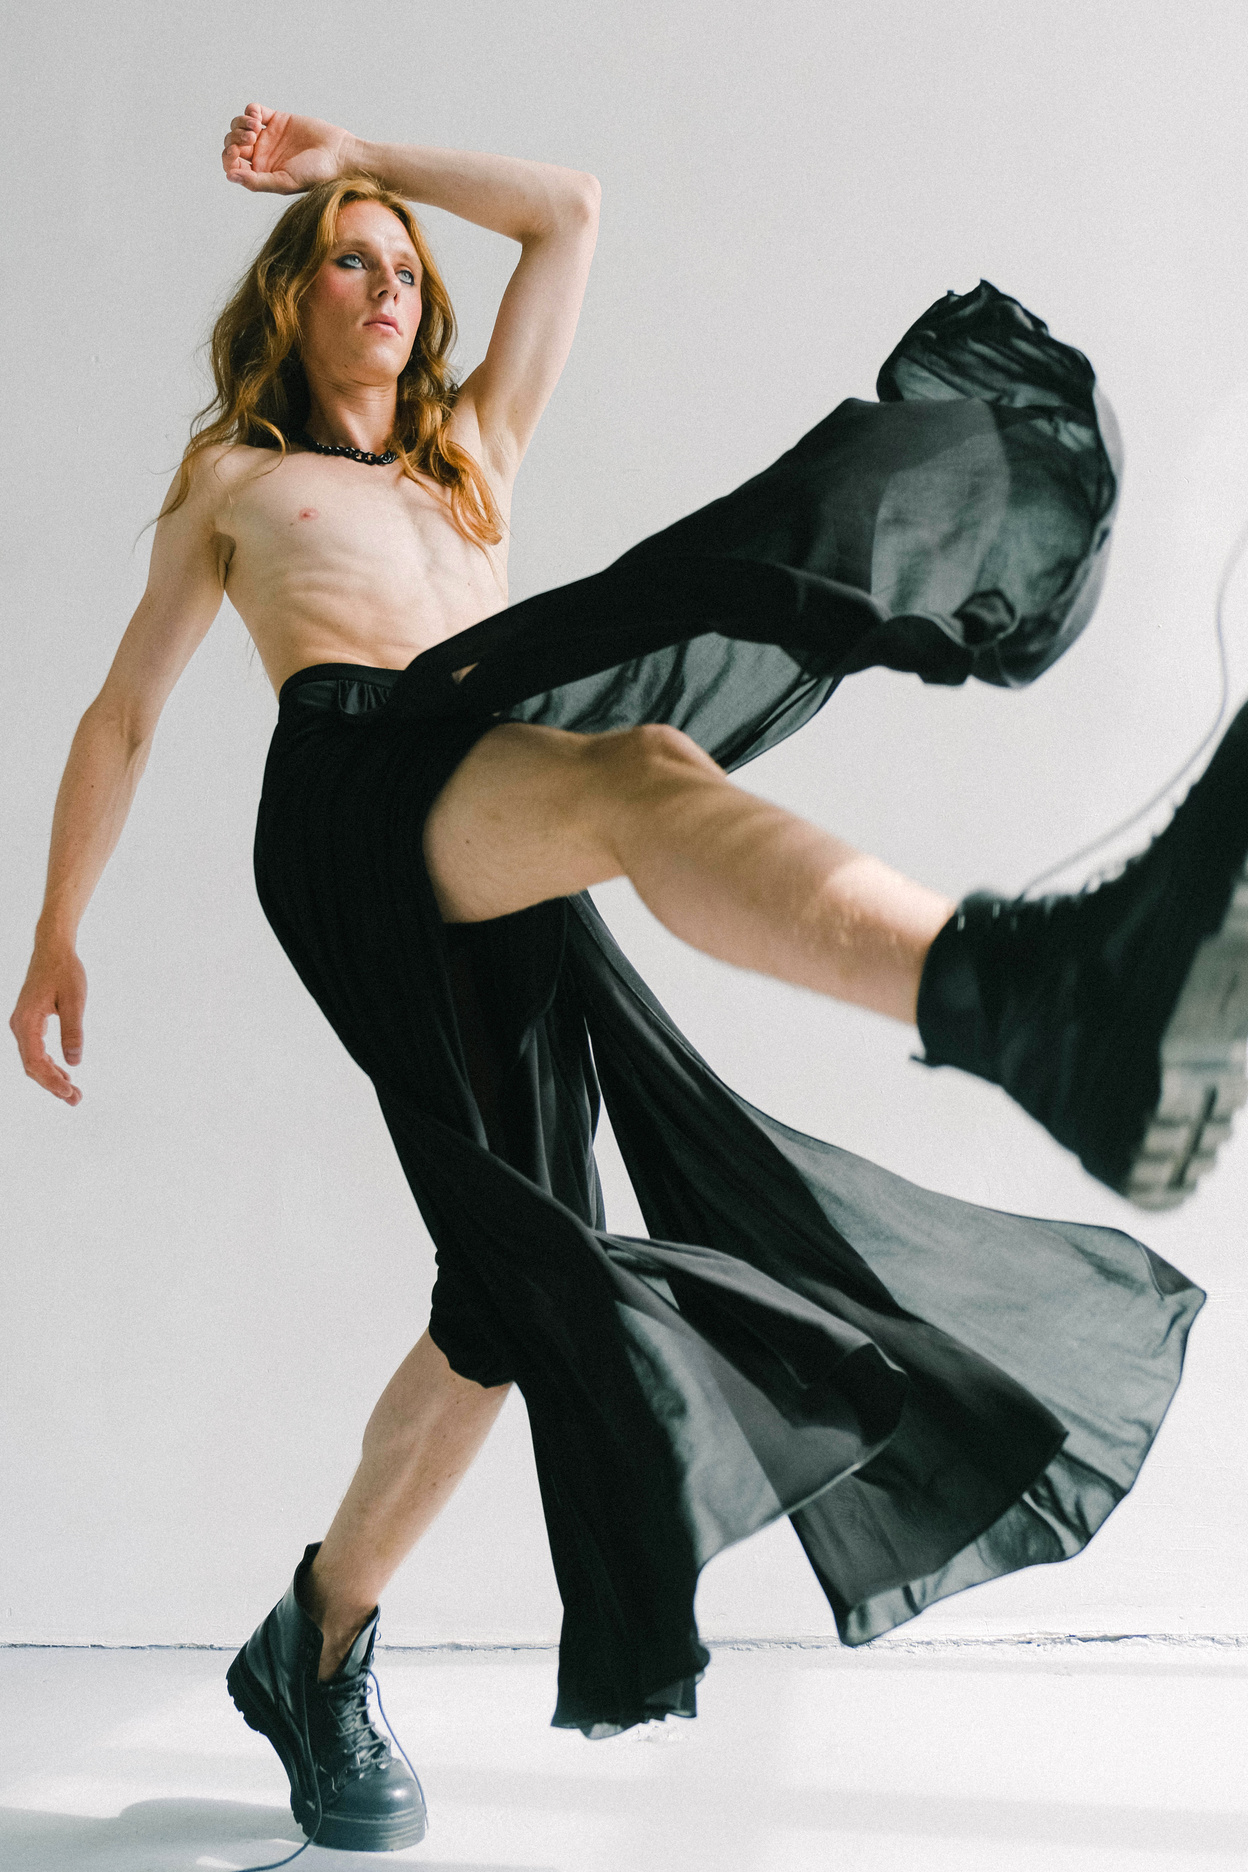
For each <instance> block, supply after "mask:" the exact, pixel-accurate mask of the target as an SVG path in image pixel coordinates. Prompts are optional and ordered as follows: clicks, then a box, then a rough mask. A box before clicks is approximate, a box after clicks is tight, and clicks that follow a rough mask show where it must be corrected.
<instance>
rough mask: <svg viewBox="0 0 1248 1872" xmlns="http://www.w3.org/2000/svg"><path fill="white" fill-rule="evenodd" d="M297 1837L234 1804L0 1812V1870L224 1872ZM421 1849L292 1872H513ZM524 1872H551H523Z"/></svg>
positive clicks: (308, 1857) (273, 1812)
mask: <svg viewBox="0 0 1248 1872" xmlns="http://www.w3.org/2000/svg"><path fill="white" fill-rule="evenodd" d="M302 1844H303V1835H302V1833H301V1832H300V1831H299V1829H298V1827H297V1826H296V1825H295V1823H294V1821H293V1820H292V1819H291V1817H290V1811H289V1809H288V1808H283V1807H259V1806H251V1805H244V1804H243V1803H242V1802H240V1801H213V1800H150V1801H136V1802H135V1803H134V1805H133V1806H132V1807H127V1808H125V1810H124V1811H123V1812H122V1813H119V1814H117V1815H115V1816H114V1817H111V1818H109V1819H103V1820H101V1819H93V1818H90V1817H88V1816H87V1815H85V1814H55V1813H38V1812H35V1811H33V1810H31V1809H24V1808H14V1807H0V1866H3V1867H4V1869H5V1872H69V1869H70V1868H72V1872H207V1869H208V1868H212V1872H230V1869H231V1868H236V1867H242V1866H253V1865H267V1864H270V1863H271V1862H272V1861H273V1860H275V1859H284V1858H285V1856H286V1854H287V1853H289V1852H293V1851H294V1849H295V1847H296V1846H301V1845H302ZM427 1851H428V1848H427V1847H426V1846H423V1845H422V1846H412V1847H409V1848H407V1849H406V1850H405V1851H403V1852H398V1853H387V1854H386V1855H385V1856H384V1860H379V1855H378V1854H377V1853H353V1852H330V1851H328V1850H327V1849H326V1848H324V1847H320V1846H309V1848H308V1850H307V1851H306V1852H305V1853H304V1854H303V1855H302V1857H301V1858H299V1859H296V1860H295V1861H294V1865H293V1867H292V1872H303V1868H305V1867H306V1868H307V1872H313V1868H314V1867H315V1868H319V1872H328V1869H329V1868H330V1867H331V1866H332V1867H333V1868H334V1872H365V1869H366V1868H367V1872H377V1868H378V1865H379V1863H383V1864H385V1865H400V1866H401V1865H416V1864H419V1866H420V1868H421V1872H520V1868H519V1867H518V1866H516V1865H496V1864H491V1865H481V1864H477V1865H469V1864H467V1863H466V1862H465V1861H463V1860H456V1861H455V1863H454V1865H450V1864H448V1863H447V1862H446V1861H444V1860H442V1861H439V1860H433V1859H429V1858H427V1857H426V1854H427ZM524 1872H554V1868H553V1867H549V1866H536V1867H534V1866H526V1867H525V1868H524Z"/></svg>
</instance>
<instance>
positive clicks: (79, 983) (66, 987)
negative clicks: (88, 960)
mask: <svg viewBox="0 0 1248 1872" xmlns="http://www.w3.org/2000/svg"><path fill="white" fill-rule="evenodd" d="M86 1004H87V974H86V970H85V969H84V968H83V966H82V963H81V962H80V961H79V960H78V957H77V955H76V954H75V952H74V950H73V949H72V948H64V949H58V950H55V951H48V950H43V949H39V948H36V950H35V953H34V955H33V956H32V957H31V959H30V967H29V969H28V970H27V972H26V980H25V982H24V983H23V985H22V992H21V994H20V995H19V996H18V998H17V1006H16V1007H15V1008H14V1010H13V1016H12V1019H11V1020H10V1021H9V1026H10V1027H11V1028H12V1030H13V1036H14V1038H15V1040H16V1041H17V1045H18V1050H19V1052H20V1053H21V1056H22V1065H23V1066H24V1067H25V1068H26V1071H27V1073H28V1074H29V1076H30V1078H32V1079H33V1080H35V1082H36V1084H38V1085H41V1086H43V1087H44V1089H45V1090H46V1091H48V1092H51V1093H52V1095H53V1097H54V1098H59V1099H64V1101H65V1103H66V1104H67V1105H77V1104H79V1103H80V1102H81V1099H82V1093H81V1092H80V1091H79V1089H78V1087H77V1086H76V1085H75V1084H74V1082H73V1080H72V1079H71V1078H70V1076H69V1074H68V1073H67V1072H65V1071H64V1070H63V1069H62V1068H61V1067H60V1066H58V1065H57V1063H56V1061H55V1060H54V1059H53V1058H52V1057H51V1055H50V1054H49V1052H48V1049H47V1047H46V1046H45V1045H44V1041H43V1035H44V1029H45V1028H46V1027H47V1024H48V1020H49V1017H50V1016H51V1015H53V1014H55V1015H56V1016H57V1018H58V1019H59V1021H60V1023H61V1052H62V1053H63V1054H64V1055H65V1064H66V1065H67V1066H76V1065H77V1064H78V1062H79V1060H80V1059H81V1058H82V1015H83V1010H84V1008H85V1007H86Z"/></svg>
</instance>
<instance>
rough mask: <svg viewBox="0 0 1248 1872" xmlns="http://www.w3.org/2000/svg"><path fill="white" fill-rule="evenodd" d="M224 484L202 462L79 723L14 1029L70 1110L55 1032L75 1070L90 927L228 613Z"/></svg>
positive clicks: (166, 524) (32, 1069)
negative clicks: (167, 713)
mask: <svg viewBox="0 0 1248 1872" xmlns="http://www.w3.org/2000/svg"><path fill="white" fill-rule="evenodd" d="M212 474H213V467H212V464H211V463H210V462H209V461H208V460H207V459H206V458H205V457H204V456H201V457H200V460H199V463H198V464H197V469H196V473H195V475H194V477H193V480H192V486H191V492H190V496H189V498H188V499H187V500H186V502H185V503H184V504H183V505H182V506H181V507H180V508H178V510H177V512H176V513H173V514H170V515H167V516H166V517H165V518H163V519H161V520H160V521H158V523H157V527H156V538H155V541H154V542H153V545H152V562H151V569H150V572H149V575H148V581H147V589H146V591H145V592H144V594H143V597H142V599H141V600H140V603H139V607H138V609H137V611H136V612H135V614H134V616H133V618H132V619H131V620H130V624H129V626H128V628H127V630H126V633H125V635H124V637H123V638H122V640H121V643H120V644H119V646H118V649H117V654H116V656H115V657H114V658H113V664H112V668H111V669H110V670H109V672H108V676H107V677H106V679H105V682H104V686H103V688H102V689H101V690H100V693H99V695H98V696H97V697H96V698H95V701H94V702H92V704H91V706H90V707H89V708H88V709H87V711H86V713H85V714H84V716H83V717H82V720H81V721H80V722H79V724H78V730H77V733H76V734H75V735H74V739H73V744H72V746H71V747H70V751H69V759H68V761H67V762H66V764H65V772H64V775H63V777H62V779H61V785H60V790H59V792H58V794H57V799H56V808H55V811H54V813H53V816H52V846H51V852H50V854H49V858H48V881H47V890H46V892H45V895H44V903H43V910H42V912H41V914H40V917H39V921H38V924H37V926H36V929H35V947H34V954H33V955H32V956H31V961H30V967H29V969H28V970H27V974H26V981H25V983H24V985H23V988H22V992H21V994H20V995H19V997H18V1002H17V1006H16V1008H15V1009H14V1010H13V1015H12V1018H11V1019H10V1021H9V1026H10V1027H11V1028H12V1030H13V1034H14V1037H15V1038H16V1040H17V1044H18V1049H19V1051H20V1052H21V1056H22V1064H23V1066H24V1067H25V1069H26V1071H27V1073H28V1074H29V1075H30V1077H31V1078H32V1079H34V1080H36V1081H37V1082H38V1084H39V1085H41V1086H43V1087H44V1088H45V1089H46V1090H47V1091H49V1092H51V1093H53V1094H54V1096H55V1097H57V1098H59V1099H64V1101H65V1103H66V1104H67V1105H77V1104H78V1102H79V1100H80V1099H81V1097H82V1093H81V1092H80V1091H79V1089H78V1087H77V1086H75V1085H74V1083H73V1081H72V1080H71V1079H70V1076H69V1074H68V1073H67V1072H65V1071H64V1070H63V1069H62V1068H61V1067H60V1066H58V1065H57V1063H56V1061H55V1060H54V1059H52V1057H51V1056H50V1054H49V1053H48V1051H47V1047H46V1046H45V1044H44V1032H45V1030H46V1028H47V1024H48V1020H49V1018H50V1017H51V1016H52V1015H53V1014H55V1015H56V1016H57V1017H58V1019H59V1022H60V1030H61V1052H62V1053H63V1055H64V1057H65V1063H66V1065H67V1066H76V1065H77V1064H78V1062H79V1061H80V1060H81V1058H82V1045H83V1009H84V1007H85V1004H86V995H87V980H86V974H85V972H84V970H83V967H82V964H81V962H80V961H79V960H78V955H77V949H76V943H77V934H78V925H79V922H80V921H81V919H82V914H83V912H84V910H85V909H86V907H87V904H88V902H89V900H90V897H91V893H92V891H93V890H94V889H95V886H96V884H97V883H98V882H99V879H100V874H101V872H102V871H103V869H104V866H105V865H106V864H107V862H108V859H109V857H110V855H111V853H112V851H113V847H114V846H115V845H116V843H117V840H118V839H119V838H120V836H121V829H122V827H123V826H124V824H125V822H126V815H127V813H128V812H129V810H130V803H131V801H132V800H133V798H134V791H135V788H136V787H137V786H138V783H139V779H140V777H141V775H142V773H143V769H144V767H145V766H146V765H147V757H148V754H149V752H150V751H151V745H152V736H153V734H154V733H155V730H156V722H157V719H158V718H159V715H160V712H161V709H162V708H163V707H164V705H165V702H166V700H167V698H168V695H169V692H170V690H171V689H172V688H173V685H174V684H175V682H176V681H177V680H178V677H179V676H180V675H181V673H182V671H183V669H184V668H185V667H186V664H187V662H188V661H189V659H190V657H191V654H192V652H193V651H194V650H195V648H196V646H197V645H198V644H199V642H200V641H201V639H202V638H203V637H204V635H205V633H206V632H207V630H208V627H209V625H210V624H211V623H212V620H213V619H214V617H215V616H216V614H217V612H218V610H219V609H220V606H221V594H222V590H223V583H224V579H223V566H222V560H221V553H220V542H219V541H218V540H217V538H216V535H215V533H214V531H213V527H212V522H211V509H212V504H213V503H212V495H213V493H214V491H215V490H214V489H213V488H212V486H211V482H212Z"/></svg>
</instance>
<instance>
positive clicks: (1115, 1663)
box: [0, 1640, 1248, 1872]
mask: <svg viewBox="0 0 1248 1872" xmlns="http://www.w3.org/2000/svg"><path fill="white" fill-rule="evenodd" d="M227 1662H228V1657H227V1655H226V1654H223V1653H221V1652H211V1651H107V1650H68V1649H67V1650H42V1649H13V1650H5V1651H0V1737H2V1738H3V1749H2V1753H0V1867H3V1868H4V1872H79V1869H80V1868H81V1869H82V1872H106V1869H107V1872H189V1868H200V1867H203V1868H216V1869H220V1872H227V1869H228V1868H238V1867H243V1866H250V1865H254V1864H256V1863H257V1862H266V1861H267V1862H271V1861H273V1860H275V1859H280V1858H281V1857H282V1856H283V1852H284V1851H290V1850H291V1849H292V1847H293V1846H294V1845H297V1844H298V1843H299V1842H300V1841H301V1839H302V1835H301V1834H300V1833H299V1832H298V1830H297V1829H296V1828H295V1826H294V1824H293V1822H292V1820H291V1817H290V1812H289V1809H288V1808H287V1806H286V1783H285V1778H284V1776H283V1774H282V1771H281V1768H280V1766H279V1764H278V1761H277V1758H276V1756H274V1755H273V1754H272V1752H271V1751H270V1750H269V1748H268V1745H267V1744H266V1743H265V1742H264V1741H263V1740H262V1739H261V1738H260V1737H258V1736H255V1735H253V1734H252V1733H251V1731H250V1730H248V1729H247V1728H246V1727H245V1726H244V1724H243V1723H242V1721H241V1719H240V1718H239V1717H238V1716H237V1715H236V1714H235V1712H234V1710H233V1708H232V1706H231V1704H230V1702H229V1700H228V1698H227V1695H226V1692H225V1687H224V1681H223V1673H224V1669H225V1665H226V1663H227ZM379 1666H380V1671H379V1674H380V1679H381V1684H382V1693H383V1696H384V1697H385V1702H386V1712H387V1714H388V1716H389V1718H390V1720H391V1722H392V1723H393V1725H394V1728H395V1730H396V1732H397V1733H398V1735H399V1737H400V1739H401V1740H402V1742H403V1744H404V1746H405V1747H406V1749H407V1752H408V1754H409V1755H411V1757H412V1758H413V1760H414V1761H415V1763H416V1765H417V1768H418V1769H419V1771H420V1773H421V1777H422V1780H423V1781H424V1785H425V1790H426V1794H427V1796H428V1800H429V1806H430V1812H431V1822H432V1823H431V1830H430V1834H429V1837H428V1839H427V1840H426V1841H425V1842H424V1844H423V1845H421V1846H419V1847H414V1848H412V1849H410V1850H409V1851H407V1852H405V1853H400V1854H395V1855H390V1856H388V1858H387V1859H381V1858H378V1857H375V1856H368V1855H363V1854H360V1855H357V1854H345V1853H334V1852H328V1851H326V1850H324V1849H322V1848H317V1847H311V1848H309V1850H308V1851H307V1852H306V1853H304V1854H303V1856H302V1858H301V1859H299V1860H298V1861H297V1862H296V1863H297V1864H298V1866H299V1867H300V1868H303V1869H304V1872H313V1868H315V1867H325V1868H329V1867H333V1868H336V1869H337V1872H348V1868H350V1867H351V1866H357V1867H365V1866H372V1867H376V1866H378V1865H381V1864H385V1863H396V1862H397V1863H400V1864H407V1863H411V1864H413V1865H421V1866H423V1867H424V1869H425V1872H450V1868H456V1869H457V1872H513V1868H515V1869H517V1872H518V1869H519V1868H533V1869H534V1872H538V1869H540V1872H728V1869H729V1868H731V1872H816V1868H817V1869H818V1872H828V1869H829V1868H841V1867H844V1868H846V1869H847V1872H848V1869H849V1868H852V1872H877V1869H878V1872H885V1869H887V1872H911V1868H913V1869H914V1872H955V1869H956V1872H981V1869H982V1872H989V1868H990V1869H991V1872H1040V1869H1041V1868H1043V1869H1044V1872H1119V1869H1121V1872H1127V1869H1128V1868H1132V1869H1136V1872H1145V1869H1146V1868H1150V1867H1156V1868H1158V1872H1163V1869H1164V1872H1187V1868H1196V1867H1201V1868H1209V1872H1212V1869H1213V1868H1215V1867H1229V1866H1241V1865H1242V1866H1244V1867H1248V1778H1246V1777H1245V1757H1246V1753H1248V1647H1236V1646H1228V1645H1225V1644H1223V1645H1217V1644H1204V1645H1202V1644H1199V1643H1186V1644H1177V1643H1173V1644H1166V1643H1165V1642H1157V1641H1147V1640H1131V1641H1126V1642H1119V1643H1115V1644H1078V1643H1073V1642H1057V1643H1037V1644H1034V1645H1020V1644H1017V1643H1015V1644H1009V1643H1001V1644H988V1643H984V1644H976V1645H969V1646H968V1645H961V1646H959V1645H956V1644H949V1643H946V1644H940V1643H931V1642H929V1643H926V1644H910V1645H898V1644H893V1645H890V1646H888V1647H883V1646H876V1647H875V1648H874V1649H873V1650H871V1651H869V1652H861V1651H860V1652H856V1653H854V1652H845V1651H840V1650H835V1649H827V1648H822V1647H811V1648H794V1649H783V1648H776V1647H768V1648H766V1649H744V1648H740V1649H739V1648H716V1650H715V1654H714V1658H713V1662H712V1664H711V1668H710V1670H709V1672H708V1673H707V1676H706V1679H705V1681H704V1683H703V1684H702V1686H701V1689H700V1692H699V1702H700V1714H699V1716H698V1719H697V1721H696V1722H691V1723H690V1722H682V1723H673V1722H669V1723H667V1724H664V1725H651V1726H649V1727H648V1728H646V1729H642V1730H635V1731H632V1732H631V1733H630V1734H628V1735H626V1736H623V1737H619V1738H617V1739H615V1740H612V1741H609V1742H599V1743H588V1742H585V1741H584V1740H582V1738H581V1737H580V1736H579V1735H575V1734H567V1733H565V1732H562V1731H556V1730H552V1729H550V1728H549V1726H548V1725H549V1720H550V1713H551V1709H552V1707H553V1700H554V1671H555V1658H554V1654H553V1653H552V1652H549V1651H530V1652H519V1653H498V1652H495V1653H471V1654H465V1653H445V1652H442V1653H435V1654H429V1653H412V1652H391V1653H389V1654H382V1655H381V1656H380V1657H379ZM283 1842H288V1844H287V1845H285V1846H283Z"/></svg>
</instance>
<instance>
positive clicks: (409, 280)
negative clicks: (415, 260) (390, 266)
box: [399, 267, 416, 286]
mask: <svg viewBox="0 0 1248 1872" xmlns="http://www.w3.org/2000/svg"><path fill="white" fill-rule="evenodd" d="M399 278H400V279H401V280H402V281H403V282H404V284H405V285H407V286H414V285H415V284H416V275H415V274H414V273H413V272H412V269H411V268H410V267H400V268H399Z"/></svg>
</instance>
